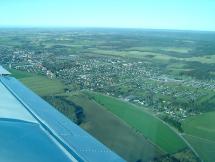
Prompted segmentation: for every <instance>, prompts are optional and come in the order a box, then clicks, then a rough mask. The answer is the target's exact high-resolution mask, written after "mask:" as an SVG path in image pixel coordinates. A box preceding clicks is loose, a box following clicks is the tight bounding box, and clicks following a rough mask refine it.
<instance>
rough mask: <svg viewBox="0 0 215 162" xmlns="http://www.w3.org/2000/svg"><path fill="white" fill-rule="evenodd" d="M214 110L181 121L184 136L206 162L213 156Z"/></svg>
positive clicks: (214, 146)
mask: <svg viewBox="0 0 215 162" xmlns="http://www.w3.org/2000/svg"><path fill="white" fill-rule="evenodd" d="M214 123H215V112H209V113H204V114H201V115H198V116H195V117H190V118H188V119H186V120H185V121H184V123H183V129H184V132H185V135H184V136H185V138H186V139H187V140H188V141H189V142H190V143H191V144H192V145H193V147H194V148H195V149H196V151H197V152H198V153H199V155H200V156H201V157H202V158H203V159H204V160H205V161H207V162H210V161H213V159H214V158H215V154H214V150H215V125H214Z"/></svg>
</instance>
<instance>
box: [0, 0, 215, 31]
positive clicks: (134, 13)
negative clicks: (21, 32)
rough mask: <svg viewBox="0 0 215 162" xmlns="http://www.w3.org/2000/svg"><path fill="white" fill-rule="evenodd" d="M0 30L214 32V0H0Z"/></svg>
mask: <svg viewBox="0 0 215 162" xmlns="http://www.w3.org/2000/svg"><path fill="white" fill-rule="evenodd" d="M0 27H112V28H147V29H148V28H150V29H179V30H206V31H215V0H0Z"/></svg>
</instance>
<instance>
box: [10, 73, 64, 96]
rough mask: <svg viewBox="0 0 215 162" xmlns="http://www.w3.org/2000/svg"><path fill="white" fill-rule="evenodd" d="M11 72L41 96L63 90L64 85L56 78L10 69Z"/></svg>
mask: <svg viewBox="0 0 215 162" xmlns="http://www.w3.org/2000/svg"><path fill="white" fill-rule="evenodd" d="M11 73H12V75H13V76H14V77H16V78H17V79H19V80H20V81H21V82H22V83H23V84H25V85H26V86H28V87H29V88H31V89H32V90H33V91H34V92H36V93H37V94H39V95H41V96H48V95H53V94H56V93H62V92H64V87H65V86H64V85H63V84H62V83H61V82H60V81H58V80H51V79H48V78H47V77H45V76H41V75H35V74H32V73H28V72H23V71H18V70H11Z"/></svg>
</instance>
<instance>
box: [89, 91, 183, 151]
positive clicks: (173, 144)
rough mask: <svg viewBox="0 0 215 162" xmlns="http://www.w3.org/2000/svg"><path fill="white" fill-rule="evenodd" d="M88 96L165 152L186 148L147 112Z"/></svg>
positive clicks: (110, 99)
mask: <svg viewBox="0 0 215 162" xmlns="http://www.w3.org/2000/svg"><path fill="white" fill-rule="evenodd" d="M88 95H89V96H90V97H91V98H93V99H94V100H95V101H96V102H98V103H99V104H101V105H103V106H104V107H105V108H107V109H108V110H109V111H110V112H112V113H113V114H115V115H116V116H118V117H119V118H120V119H122V120H123V121H125V122H126V123H127V124H128V125H130V126H131V127H132V128H134V129H136V130H137V131H138V132H140V133H142V134H143V135H144V136H145V137H146V138H148V139H149V140H150V141H151V142H152V143H154V144H156V145H157V146H159V147H160V148H161V149H162V150H164V151H165V152H168V153H175V152H177V151H179V150H182V149H184V148H185V147H186V144H185V143H184V141H183V140H182V139H181V138H180V137H179V136H178V135H177V134H176V133H175V132H174V131H173V130H172V129H170V128H169V127H168V126H167V125H166V124H164V123H163V122H162V121H161V120H159V119H157V118H156V117H154V116H153V115H151V114H150V113H148V112H146V111H145V110H143V109H140V108H138V107H136V106H133V105H131V104H129V103H126V102H123V101H121V100H118V99H115V98H113V97H109V96H104V95H101V94H99V93H88Z"/></svg>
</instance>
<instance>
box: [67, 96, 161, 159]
mask: <svg viewBox="0 0 215 162" xmlns="http://www.w3.org/2000/svg"><path fill="white" fill-rule="evenodd" d="M68 99H70V100H72V101H73V102H74V103H76V104H77V105H80V106H81V107H82V108H83V109H84V114H85V119H84V122H83V123H82V124H81V127H82V128H84V129H85V130H87V131H88V132H89V133H90V134H92V135H93V136H94V137H96V138H97V139H98V140H100V141H101V142H102V143H104V144H105V145H107V146H108V147H109V148H111V149H112V150H114V151H115V152H116V153H118V154H119V155H121V156H122V157H123V158H124V159H126V160H127V161H131V162H136V161H137V160H142V161H150V160H151V159H153V158H154V157H160V156H161V155H163V154H164V153H163V152H162V151H161V150H160V149H159V148H157V147H156V146H154V145H153V144H151V143H150V142H149V141H148V140H147V139H146V138H144V136H143V135H141V134H140V133H137V132H136V131H135V130H134V129H132V128H131V127H129V126H128V125H127V124H126V123H125V122H123V121H122V120H120V119H119V118H118V117H116V116H114V115H113V114H112V113H111V112H109V111H107V109H105V108H104V107H103V106H101V105H99V104H97V103H96V102H94V101H93V100H89V99H88V97H87V96H86V95H83V94H81V93H78V94H76V95H72V96H69V97H68ZM125 146H129V147H125Z"/></svg>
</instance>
